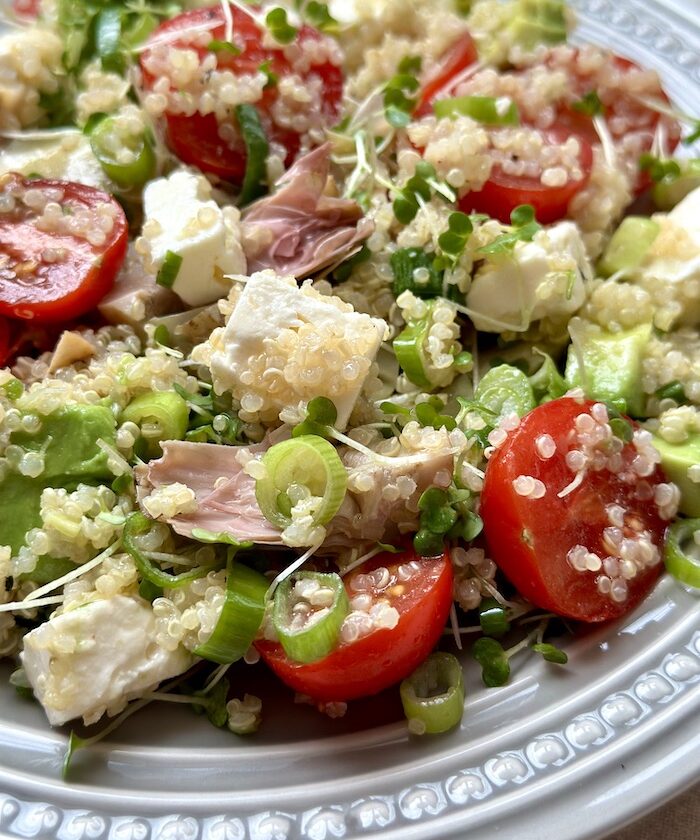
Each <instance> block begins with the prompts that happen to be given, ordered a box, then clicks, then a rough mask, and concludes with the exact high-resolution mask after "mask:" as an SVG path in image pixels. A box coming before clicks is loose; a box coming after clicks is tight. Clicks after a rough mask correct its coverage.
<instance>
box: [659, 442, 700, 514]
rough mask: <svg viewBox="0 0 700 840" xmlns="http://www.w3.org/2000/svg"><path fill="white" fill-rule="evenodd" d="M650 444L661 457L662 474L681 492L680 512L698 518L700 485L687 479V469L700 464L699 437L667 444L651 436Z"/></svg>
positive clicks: (699, 512)
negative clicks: (651, 443)
mask: <svg viewBox="0 0 700 840" xmlns="http://www.w3.org/2000/svg"><path fill="white" fill-rule="evenodd" d="M652 442H653V444H654V446H655V447H656V449H658V451H659V454H660V455H661V466H662V467H663V469H664V472H665V473H666V475H667V476H668V478H669V479H670V480H671V481H672V482H673V483H674V484H677V485H678V487H679V489H680V491H681V503H680V512H681V513H684V514H685V515H686V516H693V517H700V484H696V483H695V482H694V481H691V480H690V479H689V478H688V467H692V466H696V465H698V464H700V435H692V436H691V437H690V439H689V440H687V441H686V442H685V443H669V442H668V441H667V440H664V439H663V438H662V437H659V436H658V435H653V441H652Z"/></svg>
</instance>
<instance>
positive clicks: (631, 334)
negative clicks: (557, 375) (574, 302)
mask: <svg viewBox="0 0 700 840" xmlns="http://www.w3.org/2000/svg"><path fill="white" fill-rule="evenodd" d="M651 329H652V327H651V324H642V325H641V326H639V327H634V328H633V329H631V330H624V331H622V332H619V333H610V332H606V331H605V330H602V329H600V328H599V327H597V326H596V325H595V324H587V323H585V322H584V321H582V320H581V319H580V318H574V319H572V321H571V323H570V325H569V331H570V333H571V338H572V340H573V343H572V344H571V345H570V346H569V352H568V356H567V359H566V372H565V378H566V381H567V383H568V384H569V386H570V387H572V388H577V387H580V388H583V391H584V393H585V394H586V396H587V397H588V398H589V399H593V400H601V401H602V402H607V401H614V400H619V399H623V400H625V403H626V406H627V410H626V413H627V414H631V415H632V416H633V417H643V416H644V410H645V406H646V396H645V394H644V392H643V390H642V356H643V354H644V350H645V348H646V346H647V344H648V343H649V339H650V337H651Z"/></svg>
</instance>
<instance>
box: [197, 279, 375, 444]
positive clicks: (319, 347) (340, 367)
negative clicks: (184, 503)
mask: <svg viewBox="0 0 700 840" xmlns="http://www.w3.org/2000/svg"><path fill="white" fill-rule="evenodd" d="M386 328H387V326H386V324H385V322H384V321H382V320H380V319H378V318H370V316H369V315H365V314H362V313H359V312H355V311H354V309H353V308H352V306H351V305H350V304H349V303H345V302H344V301H342V300H340V298H337V297H333V296H326V295H321V294H319V292H317V291H316V290H315V289H314V288H312V286H311V285H310V284H309V283H306V284H304V285H303V286H302V287H301V288H299V287H298V286H297V283H296V280H295V279H294V278H293V277H279V276H278V275H276V274H275V273H274V272H272V271H259V272H257V273H255V274H253V275H252V276H251V277H250V279H249V280H248V281H247V282H246V284H245V288H244V290H243V293H242V294H241V296H240V298H239V299H238V302H237V303H236V307H235V309H234V311H233V313H232V315H231V317H230V319H229V321H228V324H227V325H226V327H225V329H224V330H223V331H221V333H218V334H217V335H215V336H213V340H214V352H213V354H212V357H211V371H212V376H213V380H214V387H215V389H216V390H217V391H218V392H222V391H227V390H230V391H231V392H232V393H233V395H234V397H235V398H236V399H238V400H240V403H241V408H242V410H243V414H242V416H243V418H244V419H251V420H252V419H262V420H266V421H267V420H270V421H273V420H275V419H277V417H278V416H280V413H282V419H283V420H284V419H285V416H284V411H285V409H288V410H291V411H292V412H293V411H295V410H298V409H299V406H300V404H306V403H308V401H309V400H311V399H313V398H314V397H327V398H328V399H330V400H332V401H333V402H334V403H335V407H336V409H337V410H338V419H337V427H338V428H339V429H343V428H345V426H346V424H347V422H348V418H349V417H350V413H351V411H352V409H353V406H354V405H355V402H356V400H357V398H358V396H359V394H360V391H361V390H362V387H363V385H364V383H365V380H366V378H367V376H368V374H369V372H370V368H371V366H372V362H373V361H374V358H375V356H376V355H377V351H378V350H379V347H380V345H381V343H382V341H383V340H384V334H385V331H386ZM215 332H216V331H215Z"/></svg>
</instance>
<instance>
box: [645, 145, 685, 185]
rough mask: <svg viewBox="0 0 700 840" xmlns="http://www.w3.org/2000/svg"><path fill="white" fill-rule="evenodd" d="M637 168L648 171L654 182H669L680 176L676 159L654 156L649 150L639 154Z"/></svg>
mask: <svg viewBox="0 0 700 840" xmlns="http://www.w3.org/2000/svg"><path fill="white" fill-rule="evenodd" d="M639 168H640V169H641V171H642V172H648V173H649V177H650V178H651V180H652V181H654V183H657V184H658V183H659V181H664V182H666V183H667V184H671V183H673V182H674V181H676V180H677V179H678V178H680V176H681V167H680V165H679V164H678V162H677V161H675V160H672V159H664V158H658V157H655V156H654V155H652V154H649V152H644V153H643V154H642V155H640V156H639Z"/></svg>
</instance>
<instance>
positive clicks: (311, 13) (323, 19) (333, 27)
mask: <svg viewBox="0 0 700 840" xmlns="http://www.w3.org/2000/svg"><path fill="white" fill-rule="evenodd" d="M303 15H304V18H305V19H306V20H308V22H309V23H310V24H311V25H312V26H315V27H316V29H320V30H321V32H328V33H335V32H338V30H339V29H340V26H339V24H338V21H337V20H336V19H335V18H334V17H333V16H332V15H331V13H330V12H329V11H328V6H327V5H326V4H325V3H318V2H317V0H309V2H308V3H307V4H306V5H305V6H304V9H303Z"/></svg>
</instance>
